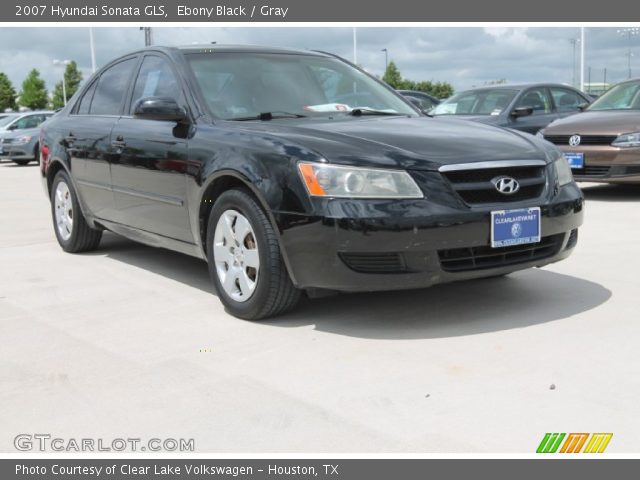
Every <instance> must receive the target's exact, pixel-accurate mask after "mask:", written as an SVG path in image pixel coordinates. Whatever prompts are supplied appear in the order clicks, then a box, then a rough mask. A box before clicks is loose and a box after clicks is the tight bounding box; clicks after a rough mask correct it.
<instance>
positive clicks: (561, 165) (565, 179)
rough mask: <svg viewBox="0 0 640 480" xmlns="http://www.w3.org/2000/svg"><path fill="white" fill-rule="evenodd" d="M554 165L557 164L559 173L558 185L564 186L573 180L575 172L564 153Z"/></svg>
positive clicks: (557, 172)
mask: <svg viewBox="0 0 640 480" xmlns="http://www.w3.org/2000/svg"><path fill="white" fill-rule="evenodd" d="M554 165H555V166H556V174H557V175H558V185H560V186H561V187H562V186H563V185H566V184H568V183H571V182H573V173H572V172H571V167H570V166H569V162H568V161H567V159H566V158H565V156H564V155H562V156H561V157H559V158H558V159H557V160H556V161H555V162H554Z"/></svg>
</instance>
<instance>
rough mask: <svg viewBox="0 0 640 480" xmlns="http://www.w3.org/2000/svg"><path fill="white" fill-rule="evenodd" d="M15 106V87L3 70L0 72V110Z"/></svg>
mask: <svg viewBox="0 0 640 480" xmlns="http://www.w3.org/2000/svg"><path fill="white" fill-rule="evenodd" d="M15 108H16V89H15V88H13V84H12V83H11V80H9V77H7V75H6V74H5V73H3V72H0V112H4V111H5V110H6V109H11V110H14V109H15Z"/></svg>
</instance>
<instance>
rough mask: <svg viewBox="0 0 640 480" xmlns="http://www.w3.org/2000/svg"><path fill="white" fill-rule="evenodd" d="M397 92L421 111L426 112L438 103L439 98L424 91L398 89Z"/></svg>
mask: <svg viewBox="0 0 640 480" xmlns="http://www.w3.org/2000/svg"><path fill="white" fill-rule="evenodd" d="M398 93H399V94H400V95H402V96H403V97H404V98H406V99H407V100H409V101H410V102H411V103H413V104H414V105H415V106H416V107H418V108H419V109H420V110H422V111H423V112H428V111H429V110H431V109H432V108H433V107H435V106H436V105H438V104H439V103H440V100H438V99H437V98H436V97H434V96H433V95H429V94H428V93H425V92H419V91H417V90H398Z"/></svg>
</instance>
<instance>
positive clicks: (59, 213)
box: [54, 182, 73, 240]
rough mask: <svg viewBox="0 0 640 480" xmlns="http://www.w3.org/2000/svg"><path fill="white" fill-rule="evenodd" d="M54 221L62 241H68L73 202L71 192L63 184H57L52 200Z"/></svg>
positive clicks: (71, 223) (71, 229)
mask: <svg viewBox="0 0 640 480" xmlns="http://www.w3.org/2000/svg"><path fill="white" fill-rule="evenodd" d="M54 208H55V221H56V228H57V229H58V233H59V234H60V237H62V239H63V240H69V237H71V233H72V232H73V202H72V201H71V192H70V191H69V187H68V186H67V184H66V183H65V182H60V183H58V186H57V187H56V192H55V200H54Z"/></svg>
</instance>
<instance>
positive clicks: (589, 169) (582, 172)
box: [572, 165, 611, 177]
mask: <svg viewBox="0 0 640 480" xmlns="http://www.w3.org/2000/svg"><path fill="white" fill-rule="evenodd" d="M610 169H611V167H608V166H600V165H585V166H584V167H582V168H574V169H572V172H573V174H574V175H575V176H577V177H604V176H606V175H608V174H609V170H610Z"/></svg>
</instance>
